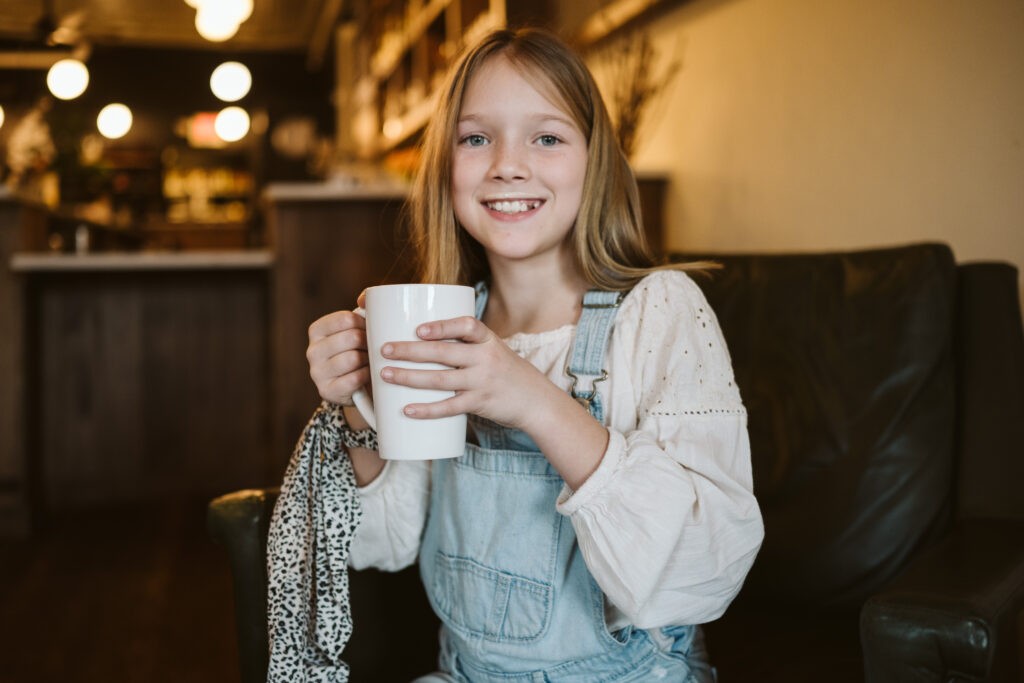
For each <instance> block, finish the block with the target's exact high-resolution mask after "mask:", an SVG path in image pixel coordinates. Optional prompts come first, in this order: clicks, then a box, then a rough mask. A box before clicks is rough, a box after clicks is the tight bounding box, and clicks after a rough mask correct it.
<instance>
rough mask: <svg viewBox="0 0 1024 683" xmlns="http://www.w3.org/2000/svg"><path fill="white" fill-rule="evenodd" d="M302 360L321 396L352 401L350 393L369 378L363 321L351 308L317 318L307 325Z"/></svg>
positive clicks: (346, 403) (330, 399)
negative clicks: (307, 337)
mask: <svg viewBox="0 0 1024 683" xmlns="http://www.w3.org/2000/svg"><path fill="white" fill-rule="evenodd" d="M360 298H362V297H360ZM306 360H308V361H309V376H310V377H312V378H313V383H314V384H316V388H317V391H318V392H319V393H320V397H321V398H323V399H326V400H328V401H332V402H333V403H337V404H340V405H343V406H350V405H352V394H353V393H355V391H356V389H359V388H360V387H362V386H364V385H366V384H367V383H368V382H369V381H370V365H369V358H368V356H367V353H366V321H365V320H364V319H363V317H362V316H360V315H358V314H356V313H353V312H352V311H335V312H334V313H328V314H327V315H325V316H324V317H322V318H320V319H319V320H317V321H316V322H315V323H313V324H312V325H310V326H309V346H307V347H306Z"/></svg>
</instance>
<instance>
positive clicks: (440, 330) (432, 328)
mask: <svg viewBox="0 0 1024 683" xmlns="http://www.w3.org/2000/svg"><path fill="white" fill-rule="evenodd" d="M493 334H494V333H493V332H491V330H490V329H489V328H488V327H487V326H486V325H484V324H483V323H482V322H480V321H479V320H477V319H476V318H474V317H473V316H471V315H464V316H461V317H459V318H449V319H448V320H436V321H434V322H430V323H424V324H422V325H420V326H419V327H417V328H416V336H418V337H419V338H420V339H425V340H437V339H458V340H460V341H464V342H468V343H471V344H482V343H483V342H485V341H487V340H489V339H490V338H491V337H492V336H493Z"/></svg>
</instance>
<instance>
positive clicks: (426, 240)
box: [408, 28, 707, 290]
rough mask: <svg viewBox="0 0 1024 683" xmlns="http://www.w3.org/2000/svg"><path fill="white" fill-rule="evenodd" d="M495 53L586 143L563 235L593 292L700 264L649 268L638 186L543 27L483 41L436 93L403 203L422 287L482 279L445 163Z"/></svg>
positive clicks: (600, 110)
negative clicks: (467, 100)
mask: <svg viewBox="0 0 1024 683" xmlns="http://www.w3.org/2000/svg"><path fill="white" fill-rule="evenodd" d="M499 54H500V55H502V56H504V57H505V58H507V59H508V60H509V61H510V62H511V64H512V65H513V66H514V67H515V68H517V69H519V70H521V71H522V72H523V74H524V75H526V76H529V77H531V78H532V79H533V81H534V83H536V84H537V85H538V87H542V88H545V90H546V91H547V94H548V95H549V96H552V98H553V101H555V102H556V103H557V104H560V105H561V107H562V108H563V109H564V110H565V112H566V113H567V114H569V115H570V116H571V117H572V119H573V121H574V122H575V123H576V125H577V126H578V127H579V129H580V130H581V131H582V132H583V135H584V137H585V138H586V140H587V169H586V176H585V179H584V184H583V199H582V202H581V204H580V209H579V214H578V215H577V218H576V223H575V226H574V228H573V231H572V235H571V237H570V239H571V240H572V241H573V252H574V255H575V259H576V263H577V266H578V267H579V269H580V273H581V274H582V276H583V278H584V279H585V280H586V281H587V282H588V283H589V284H590V285H591V286H592V287H595V288H598V289H605V290H626V289H630V288H631V287H633V285H635V284H636V283H637V282H638V281H639V280H640V279H641V278H643V277H644V276H645V275H647V274H648V273H650V272H652V271H653V270H656V269H658V268H659V267H671V268H677V269H693V268H700V267H704V266H706V265H707V264H673V265H670V266H658V265H657V264H656V262H655V260H654V258H653V256H652V255H651V252H650V250H649V248H648V246H647V244H646V242H645V240H644V232H643V223H642V219H641V215H640V197H639V192H638V191H637V185H636V180H635V178H634V177H633V172H632V169H631V168H630V166H629V162H628V160H627V159H626V156H625V155H624V154H623V153H622V150H621V148H620V147H619V143H618V141H617V139H616V137H615V134H614V130H613V128H612V124H611V120H610V118H609V116H608V111H607V109H606V108H605V105H604V100H603V99H602V98H601V93H600V91H599V90H598V88H597V84H596V83H595V82H594V78H593V76H592V75H591V73H590V70H589V69H588V68H587V66H586V64H584V63H583V60H582V59H580V58H579V56H578V55H576V53H575V52H573V51H572V49H570V48H569V47H568V46H567V45H566V44H565V43H563V42H562V41H561V40H560V39H558V38H557V37H556V36H554V35H553V34H551V33H549V32H547V31H544V30H542V29H536V28H528V29H520V30H515V31H513V30H507V29H502V30H497V31H493V32H491V33H490V34H488V35H486V36H484V38H483V39H481V40H480V42H478V43H477V44H476V45H474V46H472V47H471V48H469V49H468V50H466V51H465V52H464V53H463V54H462V55H461V57H460V58H459V59H458V61H457V62H456V63H455V65H454V66H453V68H452V69H451V71H450V72H449V74H448V80H447V82H446V85H445V87H444V88H443V89H442V90H441V98H440V104H439V111H438V113H437V115H436V116H435V117H434V118H433V120H432V121H431V122H430V124H429V125H428V127H427V129H426V131H425V133H424V138H423V146H422V151H421V154H422V156H421V163H420V167H419V170H418V173H417V176H416V181H415V184H414V186H413V192H412V196H411V197H410V200H409V205H408V209H409V214H410V215H409V218H410V228H411V231H412V240H413V245H414V246H415V249H416V255H417V259H418V266H419V275H420V278H421V280H422V281H423V282H436V283H443V284H473V283H474V282H476V281H477V280H480V279H485V278H487V276H488V275H489V270H488V265H487V258H486V256H485V254H484V251H483V248H482V247H481V246H480V245H479V244H478V243H477V242H476V241H475V240H474V239H473V238H472V237H470V235H469V234H468V233H467V232H466V231H465V230H463V229H462V228H461V227H460V226H459V225H458V221H457V220H456V217H455V209H454V204H453V200H452V192H451V183H452V157H453V151H454V146H455V139H456V127H457V124H458V120H459V114H460V110H461V108H462V99H463V96H464V94H465V92H466V88H467V86H468V84H469V81H470V79H471V78H472V77H473V75H474V74H475V73H476V72H477V71H478V70H479V68H480V67H481V66H482V65H483V64H484V63H485V62H486V61H487V60H488V59H491V58H492V57H494V56H496V55H499Z"/></svg>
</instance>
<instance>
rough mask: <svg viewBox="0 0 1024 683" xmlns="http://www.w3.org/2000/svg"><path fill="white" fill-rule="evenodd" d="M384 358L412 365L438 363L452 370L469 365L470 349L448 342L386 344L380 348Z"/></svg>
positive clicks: (466, 346)
mask: <svg viewBox="0 0 1024 683" xmlns="http://www.w3.org/2000/svg"><path fill="white" fill-rule="evenodd" d="M380 353H381V355H382V356H383V357H384V358H388V359H391V360H404V361H410V362H413V363H440V364H441V365H447V366H449V367H453V368H459V367H465V366H466V365H468V364H469V362H470V360H469V355H468V354H470V353H472V349H471V347H469V346H468V345H466V344H453V343H451V342H450V341H431V342H427V341H419V342H388V343H387V344H385V345H384V346H382V347H380Z"/></svg>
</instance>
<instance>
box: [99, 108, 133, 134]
mask: <svg viewBox="0 0 1024 683" xmlns="http://www.w3.org/2000/svg"><path fill="white" fill-rule="evenodd" d="M96 127H97V128H99V130H100V134H102V135H103V137H105V138H108V139H110V140H116V139H117V138H120V137H124V135H125V133H127V132H128V131H129V130H131V127H132V111H131V109H129V108H128V107H126V106H124V105H123V104H108V105H107V106H105V107H103V109H102V110H100V115H99V116H97V117H96Z"/></svg>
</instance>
